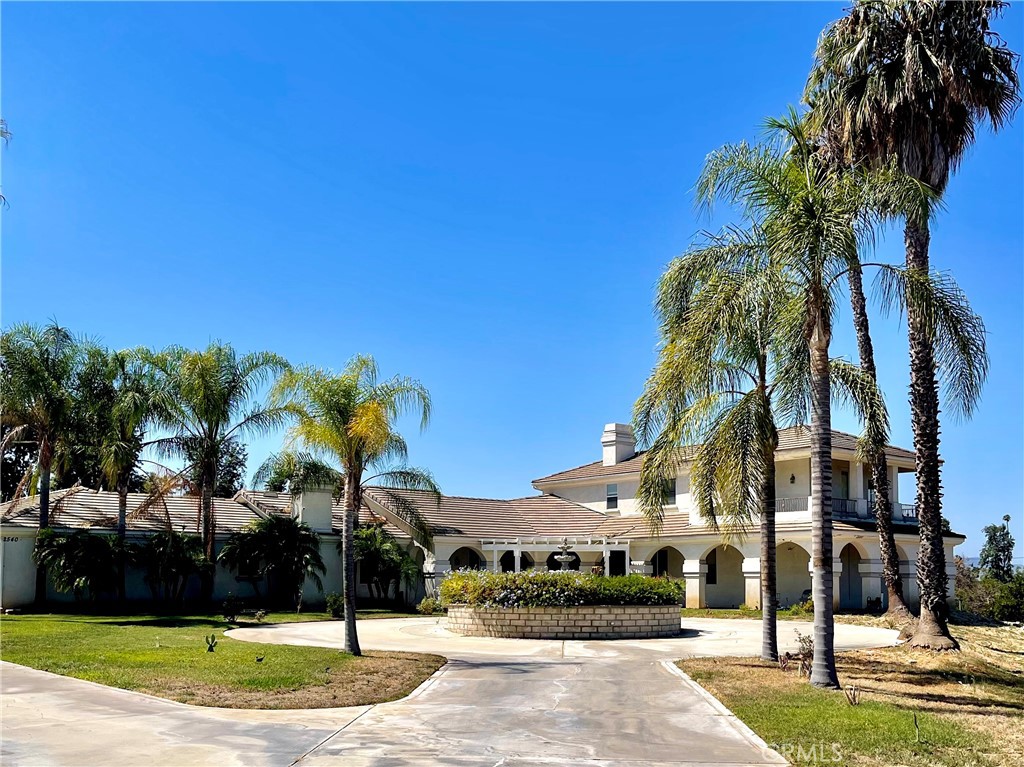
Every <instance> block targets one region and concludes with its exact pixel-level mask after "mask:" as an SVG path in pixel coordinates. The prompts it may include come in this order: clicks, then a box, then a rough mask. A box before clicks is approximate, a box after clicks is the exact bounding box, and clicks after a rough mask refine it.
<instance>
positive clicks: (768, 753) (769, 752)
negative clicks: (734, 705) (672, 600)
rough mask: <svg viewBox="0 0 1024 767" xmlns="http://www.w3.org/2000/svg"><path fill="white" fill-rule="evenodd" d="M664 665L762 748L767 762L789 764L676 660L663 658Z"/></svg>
mask: <svg viewBox="0 0 1024 767" xmlns="http://www.w3.org/2000/svg"><path fill="white" fill-rule="evenodd" d="M660 663H661V665H662V667H664V669H665V670H666V671H668V672H669V673H670V674H673V675H675V676H677V677H679V678H680V679H682V680H683V683H684V684H686V685H687V686H689V687H690V689H692V690H693V691H694V692H696V693H697V694H698V695H699V696H700V697H701V698H703V699H704V701H705V702H706V703H707V704H708V705H710V706H711V707H712V708H713V709H714V710H715V711H716V712H717V713H718V714H720V715H721V716H722V717H723V718H725V720H726V721H727V722H728V723H729V725H730V726H731V727H732V728H733V729H734V730H736V731H737V732H738V733H739V734H740V735H741V736H743V738H744V739H746V740H747V742H749V743H750V744H751V745H752V746H754V747H756V748H758V749H760V750H761V753H762V754H763V755H764V758H765V759H766V764H789V762H788V761H787V760H786V759H785V758H784V757H783V756H782V754H780V753H779V752H778V751H776V750H775V749H773V748H772V747H771V746H769V745H768V744H767V743H766V742H765V741H764V739H763V738H762V737H761V736H760V735H758V734H757V733H756V732H754V731H753V730H752V729H750V728H749V727H747V725H745V724H744V723H743V721H742V720H741V719H740V718H739V717H738V716H736V714H734V713H733V712H732V711H730V710H729V709H727V708H726V707H725V704H724V703H722V701H720V700H719V699H718V698H716V697H715V696H714V695H712V694H711V693H710V692H708V691H707V690H705V689H704V688H703V687H701V686H700V685H699V684H697V683H696V682H695V681H693V679H692V678H691V677H690V675H689V674H687V673H686V672H685V671H683V670H682V669H681V668H679V666H677V665H676V664H675V661H671V660H663V661H660Z"/></svg>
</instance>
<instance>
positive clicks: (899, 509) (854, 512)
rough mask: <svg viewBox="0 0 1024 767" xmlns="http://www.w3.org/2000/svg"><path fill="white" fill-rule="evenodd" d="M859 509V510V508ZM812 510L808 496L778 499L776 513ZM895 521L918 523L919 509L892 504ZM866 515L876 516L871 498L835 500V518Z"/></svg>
mask: <svg viewBox="0 0 1024 767" xmlns="http://www.w3.org/2000/svg"><path fill="white" fill-rule="evenodd" d="M858 507H859V508H858ZM809 508H810V499H809V498H808V497H807V496H803V497H800V498H776V499H775V513H776V514H781V513H783V512H789V511H807V510H808V509H809ZM892 510H893V514H892V516H893V519H895V520H897V521H900V520H903V521H907V522H916V521H917V507H916V506H915V505H914V504H912V503H894V504H892ZM860 514H864V515H865V518H873V517H874V515H875V508H874V500H873V499H871V498H868V499H860V501H859V502H858V500H857V499H855V498H833V499H832V516H833V517H859V516H860Z"/></svg>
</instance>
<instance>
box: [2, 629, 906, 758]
mask: <svg viewBox="0 0 1024 767" xmlns="http://www.w3.org/2000/svg"><path fill="white" fill-rule="evenodd" d="M683 627H684V635H683V636H682V637H680V638H678V639H655V640H637V641H616V642H560V641H543V640H515V639H469V638H465V637H457V636H455V635H452V634H450V633H449V632H447V631H446V630H445V629H444V624H443V620H438V619H434V618H411V619H398V620H374V621H360V622H359V632H360V639H361V641H362V644H363V647H364V648H367V649H371V648H372V649H382V650H414V651H419V652H436V653H439V654H442V655H445V656H447V657H448V658H449V663H448V664H447V665H446V666H445V667H444V668H443V669H441V671H440V672H438V673H437V674H436V675H434V676H433V677H432V678H431V679H430V680H429V681H428V682H427V683H425V684H424V685H423V686H421V687H420V688H419V689H418V690H417V691H416V692H414V693H413V694H412V695H411V696H409V697H407V698H404V699H403V700H400V701H395V702H394V703H384V704H381V705H378V706H372V707H357V708H348V709H320V710H311V711H242V710H232V709H210V708H201V707H195V706H187V705H184V704H180V703H174V702H171V701H166V700H162V699H158V698H152V697H149V696H146V695H140V694H138V693H133V692H127V691H124V690H116V689H113V688H109V687H103V686H101V685H95V684H92V683H90V682H83V681H80V680H77V679H70V678H67V677H60V676H56V675H53V674H48V673H46V672H42V671H35V670H32V669H26V668H23V667H21V666H15V665H13V664H9V663H2V664H0V682H2V691H3V694H2V711H0V716H2V742H0V761H2V762H3V764H4V765H62V766H68V767H76V766H77V765H90V766H91V767H98V766H100V765H108V764H109V765H118V767H122V766H123V765H126V764H147V765H168V766H170V765H175V766H179V765H180V766H182V767H184V766H185V765H216V767H225V766H226V765H245V767H255V766H256V765H275V766H280V767H288V766H289V765H295V764H298V765H307V764H308V765H314V766H315V767H320V766H321V765H332V764H338V765H344V766H345V767H360V766H361V765H378V766H379V767H400V766H402V767H404V766H406V765H409V766H410V767H411V766H412V765H416V766H417V767H419V766H421V765H452V766H453V767H477V766H482V765H493V766H495V767H497V766H498V765H503V766H504V767H525V765H538V766H540V765H545V766H548V767H554V766H555V765H558V766H561V765H580V766H581V767H612V766H613V765H614V766H616V767H653V765H656V764H657V765H690V766H691V767H694V766H695V765H712V764H713V765H719V766H721V765H764V764H776V765H777V764H785V761H784V760H782V758H781V757H780V756H779V755H778V754H776V753H775V752H774V751H772V750H770V749H768V748H767V747H765V745H764V744H763V743H762V742H761V741H759V740H758V739H757V738H756V736H754V735H753V734H752V733H751V732H750V731H749V730H747V729H746V728H745V727H744V726H743V725H742V724H741V723H739V721H738V720H736V718H735V717H733V716H732V715H731V714H729V712H728V711H726V710H725V709H724V708H722V706H721V705H720V704H718V703H717V701H715V700H714V699H713V698H711V697H710V696H709V695H707V694H706V693H705V692H704V691H703V690H701V688H699V687H698V686H697V685H695V684H693V683H692V682H690V681H689V680H688V679H687V678H686V677H685V676H684V675H682V674H680V673H679V672H678V671H677V670H676V669H675V667H674V666H673V665H672V663H671V661H672V660H674V659H676V658H681V657H692V656H698V655H739V656H742V655H756V654H757V653H758V651H759V647H760V622H758V621H740V620H711V619H686V620H684V621H683ZM796 630H800V631H802V632H804V633H807V632H809V631H810V625H809V624H805V623H793V622H788V621H785V622H780V623H779V638H780V644H781V645H782V649H793V648H795V646H796V635H795V631H796ZM227 633H228V634H229V635H230V636H232V637H233V638H235V639H239V640H249V641H259V642H275V643H285V644H307V645H319V646H327V647H335V646H337V647H340V646H341V624H339V623H333V622H331V623H294V624H279V625H275V626H265V627H259V628H247V629H235V630H233V631H230V632H227ZM895 641H896V632H895V631H886V630H883V629H871V628H865V627H860V626H847V625H837V626H836V646H837V649H852V648H859V647H877V646H882V645H890V644H893V643H894V642H895Z"/></svg>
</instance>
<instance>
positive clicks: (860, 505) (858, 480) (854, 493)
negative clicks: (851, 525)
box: [850, 461, 868, 517]
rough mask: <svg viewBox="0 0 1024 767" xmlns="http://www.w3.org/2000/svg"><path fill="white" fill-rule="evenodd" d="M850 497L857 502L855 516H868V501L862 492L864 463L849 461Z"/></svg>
mask: <svg viewBox="0 0 1024 767" xmlns="http://www.w3.org/2000/svg"><path fill="white" fill-rule="evenodd" d="M850 498H853V499H854V500H855V501H856V503H857V516H859V517H866V516H868V514H867V511H868V502H867V500H866V495H865V493H864V464H863V463H861V462H860V461H850Z"/></svg>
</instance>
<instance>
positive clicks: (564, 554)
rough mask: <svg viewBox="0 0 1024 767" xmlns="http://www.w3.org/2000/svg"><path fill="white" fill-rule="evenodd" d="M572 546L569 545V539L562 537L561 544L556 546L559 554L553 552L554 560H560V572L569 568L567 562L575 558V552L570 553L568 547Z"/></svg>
mask: <svg viewBox="0 0 1024 767" xmlns="http://www.w3.org/2000/svg"><path fill="white" fill-rule="evenodd" d="M571 548H572V546H570V545H569V539H568V538H563V539H562V545H561V546H559V547H558V550H559V551H560V552H561V553H560V554H555V561H557V562H560V563H561V566H560V567H559V568H558V569H559V571H560V572H565V571H567V570H568V569H569V563H570V562H572V561H573V560H574V559H576V555H575V554H570V553H569V549H571Z"/></svg>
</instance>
